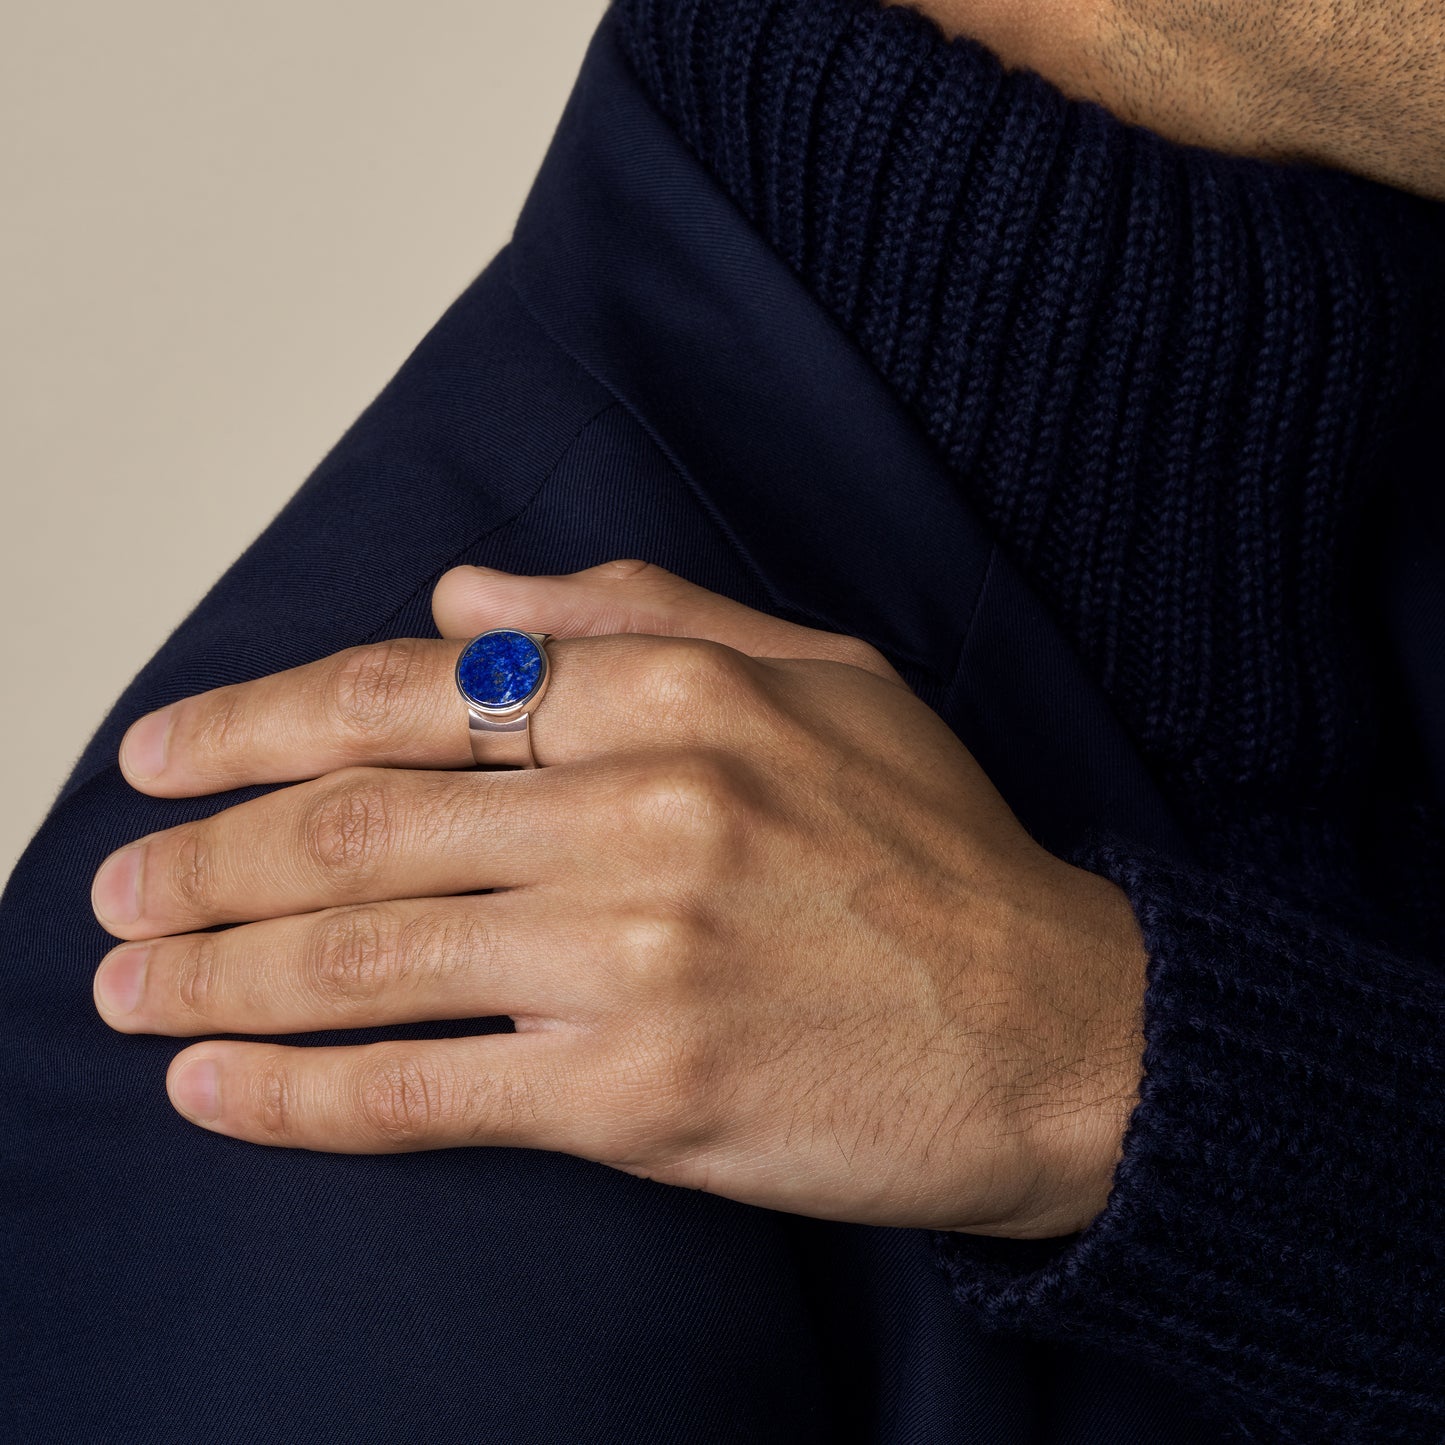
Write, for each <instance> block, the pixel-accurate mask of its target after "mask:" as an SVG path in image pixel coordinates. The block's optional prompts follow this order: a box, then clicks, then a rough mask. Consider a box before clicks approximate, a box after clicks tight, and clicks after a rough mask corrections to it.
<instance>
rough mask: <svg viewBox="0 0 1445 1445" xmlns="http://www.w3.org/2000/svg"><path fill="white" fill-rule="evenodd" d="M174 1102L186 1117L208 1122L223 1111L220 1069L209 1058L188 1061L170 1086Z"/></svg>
mask: <svg viewBox="0 0 1445 1445" xmlns="http://www.w3.org/2000/svg"><path fill="white" fill-rule="evenodd" d="M171 1102H172V1103H173V1104H174V1105H175V1106H176V1108H178V1109H179V1110H180V1111H181V1113H183V1114H184V1115H186V1117H187V1118H190V1119H195V1120H198V1121H199V1122H200V1123H202V1124H209V1123H210V1122H211V1121H212V1120H213V1119H215V1117H216V1116H217V1115H218V1114H219V1113H220V1112H221V1071H220V1070H219V1069H218V1068H217V1067H216V1066H215V1064H214V1063H212V1062H211V1060H210V1059H200V1060H198V1061H197V1062H196V1063H194V1064H187V1065H186V1067H185V1068H184V1069H182V1070H181V1071H180V1073H179V1074H177V1075H176V1081H175V1083H173V1084H172V1085H171Z"/></svg>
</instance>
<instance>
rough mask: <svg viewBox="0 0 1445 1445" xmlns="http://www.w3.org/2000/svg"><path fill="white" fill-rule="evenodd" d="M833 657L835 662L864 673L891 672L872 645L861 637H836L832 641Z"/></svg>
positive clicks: (885, 660)
mask: <svg viewBox="0 0 1445 1445" xmlns="http://www.w3.org/2000/svg"><path fill="white" fill-rule="evenodd" d="M833 656H834V660H835V661H837V662H842V663H846V664H847V665H848V666H849V667H857V668H861V669H862V670H863V671H864V672H878V673H883V674H885V675H886V674H888V673H891V672H892V671H893V668H892V667H891V666H890V664H889V662H888V660H887V659H886V658H885V657H884V656H883V654H882V653H881V652H879V651H878V649H877V648H876V647H874V646H873V645H872V643H869V642H864V641H863V639H862V638H861V637H845V636H841V635H840V636H838V637H835V638H834V639H833Z"/></svg>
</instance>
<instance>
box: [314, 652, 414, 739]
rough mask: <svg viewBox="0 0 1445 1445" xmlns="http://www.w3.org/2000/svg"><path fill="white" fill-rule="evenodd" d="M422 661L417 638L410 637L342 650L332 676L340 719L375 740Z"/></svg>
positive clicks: (394, 713) (336, 710)
mask: <svg viewBox="0 0 1445 1445" xmlns="http://www.w3.org/2000/svg"><path fill="white" fill-rule="evenodd" d="M419 662H420V654H419V651H418V648H417V645H416V642H415V640H414V639H412V638H406V637H401V638H393V639H392V640H390V641H387V642H376V643H371V644H369V645H367V646H365V647H352V648H348V649H347V650H346V651H345V652H341V653H338V654H337V660H336V670H335V673H334V674H333V677H332V688H333V696H332V704H333V707H334V709H335V713H336V716H337V718H338V719H339V720H340V721H341V722H342V723H343V724H344V725H345V726H347V727H348V728H351V729H353V730H355V731H357V732H363V733H365V734H366V735H367V736H368V737H369V738H371V739H373V740H374V737H375V733H376V730H377V729H378V728H379V727H381V726H384V725H385V724H386V723H387V722H388V721H389V720H390V719H392V718H393V717H394V716H395V715H396V710H397V701H398V699H400V698H402V697H404V696H405V695H406V691H407V688H408V686H409V685H410V684H411V682H412V680H413V679H414V678H415V676H416V673H417V668H418V664H419Z"/></svg>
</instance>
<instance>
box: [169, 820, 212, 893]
mask: <svg viewBox="0 0 1445 1445" xmlns="http://www.w3.org/2000/svg"><path fill="white" fill-rule="evenodd" d="M168 872H169V881H170V891H171V894H172V896H173V897H174V898H175V900H176V902H177V903H179V904H180V905H181V906H182V907H183V908H185V909H186V910H187V911H189V912H191V913H195V914H205V913H206V912H207V910H208V909H209V907H210V904H211V900H212V898H213V897H214V895H215V859H214V855H213V852H212V848H211V845H210V843H209V842H208V841H207V839H206V836H205V834H204V833H203V832H202V830H201V829H200V828H198V827H195V828H183V829H182V830H181V831H180V833H179V834H178V835H177V836H176V838H175V839H174V840H173V842H172V845H171V856H170V867H169V870H168Z"/></svg>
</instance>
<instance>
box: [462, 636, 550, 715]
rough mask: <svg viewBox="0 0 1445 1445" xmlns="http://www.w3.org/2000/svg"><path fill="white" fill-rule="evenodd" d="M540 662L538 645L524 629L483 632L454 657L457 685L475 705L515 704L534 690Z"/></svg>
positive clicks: (540, 653)
mask: <svg viewBox="0 0 1445 1445" xmlns="http://www.w3.org/2000/svg"><path fill="white" fill-rule="evenodd" d="M543 662H544V659H543V656H542V649H541V648H540V647H538V646H537V644H536V643H535V642H533V641H532V639H531V638H530V637H528V636H527V634H526V633H525V632H513V631H511V630H510V629H499V630H498V631H496V632H484V633H482V635H481V636H480V637H476V638H473V639H472V641H471V642H469V643H467V645H466V648H465V650H464V651H463V652H462V655H461V657H459V658H458V659H457V686H458V687H459V688H460V689H461V691H462V696H463V697H464V698H466V699H467V701H468V702H473V703H475V704H476V705H477V706H478V707H492V708H501V707H515V706H516V705H517V704H518V703H523V702H526V700H527V699H528V698H529V697H531V696H532V694H533V693H534V692H536V691H537V688H538V686H539V685H540V683H541V681H542V667H543Z"/></svg>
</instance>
